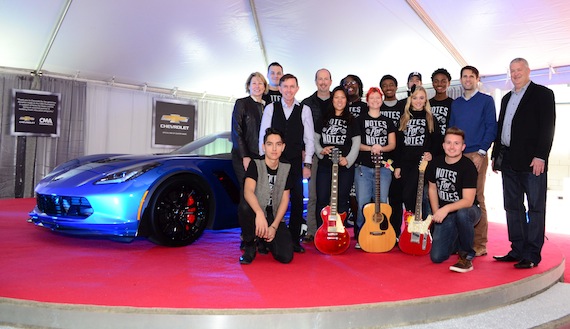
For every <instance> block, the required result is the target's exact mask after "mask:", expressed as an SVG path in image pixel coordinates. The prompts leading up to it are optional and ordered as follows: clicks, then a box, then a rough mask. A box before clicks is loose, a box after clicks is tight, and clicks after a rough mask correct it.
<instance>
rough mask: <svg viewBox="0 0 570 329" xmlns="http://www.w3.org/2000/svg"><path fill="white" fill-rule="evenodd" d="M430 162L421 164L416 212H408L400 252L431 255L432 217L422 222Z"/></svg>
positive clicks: (405, 217) (401, 237)
mask: <svg viewBox="0 0 570 329" xmlns="http://www.w3.org/2000/svg"><path fill="white" fill-rule="evenodd" d="M427 164H428V162H427V161H425V160H422V161H421V162H420V166H419V171H420V175H419V178H418V194H417V196H416V212H415V214H413V213H412V212H410V211H406V213H405V214H404V221H405V223H406V225H405V229H404V230H403V231H402V234H400V241H399V242H398V246H399V247H400V250H402V251H403V252H405V253H406V254H410V255H416V256H423V255H427V254H429V252H430V250H431V241H432V238H431V233H430V230H429V227H430V225H431V221H432V219H431V215H429V216H428V217H427V218H426V219H425V220H422V198H423V194H424V175H425V171H426V167H427Z"/></svg>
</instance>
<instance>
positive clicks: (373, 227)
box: [358, 154, 396, 252]
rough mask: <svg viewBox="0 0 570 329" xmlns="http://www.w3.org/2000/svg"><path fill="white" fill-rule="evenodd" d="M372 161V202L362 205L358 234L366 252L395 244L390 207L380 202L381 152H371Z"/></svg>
mask: <svg viewBox="0 0 570 329" xmlns="http://www.w3.org/2000/svg"><path fill="white" fill-rule="evenodd" d="M372 162H373V163H374V177H375V193H374V203H369V204H367V205H365V206H364V208H363V210H362V213H363V215H364V225H362V228H361V229H360V233H359V234H358V244H360V248H362V250H364V251H367V252H387V251H390V250H392V248H394V245H396V231H395V230H394V228H393V227H392V224H390V216H391V215H392V207H390V205H388V204H386V203H381V202H380V168H381V162H382V155H381V154H372Z"/></svg>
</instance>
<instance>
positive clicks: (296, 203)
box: [287, 157, 305, 243]
mask: <svg viewBox="0 0 570 329" xmlns="http://www.w3.org/2000/svg"><path fill="white" fill-rule="evenodd" d="M287 160H289V162H290V163H291V169H290V171H289V175H290V177H291V181H292V182H293V186H292V187H291V212H290V217H289V232H291V239H292V241H293V243H299V239H300V235H301V225H302V224H303V223H305V219H303V159H302V158H301V157H297V158H294V159H287Z"/></svg>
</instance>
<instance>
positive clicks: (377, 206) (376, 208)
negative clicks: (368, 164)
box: [374, 163, 380, 214]
mask: <svg viewBox="0 0 570 329" xmlns="http://www.w3.org/2000/svg"><path fill="white" fill-rule="evenodd" d="M374 177H375V178H376V181H375V185H376V188H375V189H374V213H376V214H378V213H380V163H376V164H374Z"/></svg>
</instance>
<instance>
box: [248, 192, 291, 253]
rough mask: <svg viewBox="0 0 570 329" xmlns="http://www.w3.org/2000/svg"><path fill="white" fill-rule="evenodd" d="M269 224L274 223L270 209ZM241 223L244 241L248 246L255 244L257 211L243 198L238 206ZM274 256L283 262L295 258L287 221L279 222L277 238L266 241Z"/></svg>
mask: <svg viewBox="0 0 570 329" xmlns="http://www.w3.org/2000/svg"><path fill="white" fill-rule="evenodd" d="M267 213H268V216H267V224H268V225H271V224H272V223H273V220H274V218H273V212H272V211H268V212H267ZM238 218H239V222H240V223H239V224H240V226H241V231H242V236H243V241H244V242H245V245H246V246H255V238H256V237H255V212H253V210H252V209H251V207H250V206H249V204H248V203H247V202H246V201H245V200H244V199H243V198H242V201H241V202H240V204H239V208H238ZM264 243H265V244H266V245H267V246H268V247H269V251H271V254H272V255H273V258H275V260H277V261H278V262H281V263H289V262H291V260H293V240H292V239H291V234H290V233H289V230H288V229H287V225H285V222H281V223H279V227H278V228H277V232H276V233H275V238H274V239H273V240H272V241H271V242H264Z"/></svg>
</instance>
